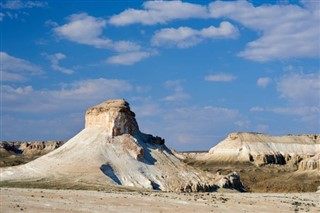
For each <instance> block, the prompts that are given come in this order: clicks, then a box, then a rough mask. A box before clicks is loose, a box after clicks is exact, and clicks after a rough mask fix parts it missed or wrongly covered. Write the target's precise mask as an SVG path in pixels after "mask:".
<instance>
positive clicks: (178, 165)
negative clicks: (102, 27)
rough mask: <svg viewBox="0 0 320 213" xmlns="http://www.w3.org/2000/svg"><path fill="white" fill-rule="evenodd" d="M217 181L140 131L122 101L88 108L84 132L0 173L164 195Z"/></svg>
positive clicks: (210, 187) (14, 177) (202, 188)
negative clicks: (31, 159)
mask: <svg viewBox="0 0 320 213" xmlns="http://www.w3.org/2000/svg"><path fill="white" fill-rule="evenodd" d="M221 178H223V177H221V176H216V175H213V174H211V173H206V172H204V171H202V170H198V169H195V168H193V167H190V166H188V165H186V164H184V163H183V162H181V161H180V160H179V159H177V158H176V157H175V156H174V155H173V154H172V152H171V151H170V150H169V149H168V148H167V147H166V145H165V141H164V139H162V138H160V137H158V136H152V135H150V134H144V133H142V132H140V130H139V127H138V124H137V122H136V119H135V114H134V113H133V112H132V111H131V110H130V107H129V104H128V103H127V102H126V101H125V100H123V99H119V100H110V101H106V102H103V103H101V104H99V105H97V106H94V107H91V108H89V109H88V110H87V112H86V117H85V129H83V130H82V131H81V132H80V133H78V134H77V135H76V136H74V137H73V138H71V139H70V140H69V141H67V142H66V143H65V144H64V145H63V146H61V147H60V148H58V149H56V150H54V151H52V152H50V153H48V154H46V155H44V156H42V157H40V158H38V159H36V160H34V161H31V162H29V163H27V164H25V165H21V166H16V167H9V168H4V169H1V172H0V180H1V181H25V180H28V181H30V180H31V181H37V180H42V179H46V180H55V181H64V182H66V181H71V182H80V183H85V184H95V185H99V184H100V185H119V186H126V187H139V188H146V189H157V190H163V191H211V190H213V189H214V188H215V187H216V183H217V182H218V181H219V180H220V179H221Z"/></svg>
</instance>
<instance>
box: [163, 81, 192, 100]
mask: <svg viewBox="0 0 320 213" xmlns="http://www.w3.org/2000/svg"><path fill="white" fill-rule="evenodd" d="M182 82H183V80H175V81H172V80H168V81H166V82H165V83H164V87H165V88H166V89H169V90H172V94H170V95H168V96H166V97H164V98H163V99H162V100H163V101H166V102H181V101H185V100H188V99H190V98H191V97H190V95H189V94H187V93H186V92H185V91H184V89H183V87H182V85H181V84H182Z"/></svg>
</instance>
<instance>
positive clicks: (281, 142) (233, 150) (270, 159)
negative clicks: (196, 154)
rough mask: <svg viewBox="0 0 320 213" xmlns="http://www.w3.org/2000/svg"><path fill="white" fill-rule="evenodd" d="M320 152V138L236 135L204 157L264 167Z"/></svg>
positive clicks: (229, 137)
mask: <svg viewBox="0 0 320 213" xmlns="http://www.w3.org/2000/svg"><path fill="white" fill-rule="evenodd" d="M317 153H320V135H287V136H271V135H266V134H261V133H247V132H236V133H231V134H229V135H228V137H227V138H226V139H224V140H223V141H221V142H220V143H219V144H218V145H216V146H215V147H213V148H212V149H210V151H209V152H208V153H207V154H206V155H203V156H201V157H200V158H201V159H202V160H205V161H216V162H230V163H232V162H252V163H254V164H256V165H264V164H280V165H284V164H297V163H299V162H300V161H301V160H303V159H307V158H309V157H312V156H314V155H316V154H317Z"/></svg>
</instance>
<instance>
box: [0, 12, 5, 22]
mask: <svg viewBox="0 0 320 213" xmlns="http://www.w3.org/2000/svg"><path fill="white" fill-rule="evenodd" d="M4 17H5V14H4V13H0V21H2V20H3V18H4Z"/></svg>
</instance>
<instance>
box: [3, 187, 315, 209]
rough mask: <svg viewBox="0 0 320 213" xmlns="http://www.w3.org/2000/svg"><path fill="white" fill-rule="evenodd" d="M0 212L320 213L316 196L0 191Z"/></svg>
mask: <svg viewBox="0 0 320 213" xmlns="http://www.w3.org/2000/svg"><path fill="white" fill-rule="evenodd" d="M0 198H1V209H0V212H8V213H9V212H22V211H23V212H32V213H36V212H157V213H159V212H272V213H274V212H319V211H320V206H319V200H320V194H317V193H290V194H280V193H190V194H189V193H161V192H142V193H137V192H114V193H105V192H101V191H100V192H99V191H88V190H48V189H26V188H0Z"/></svg>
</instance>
